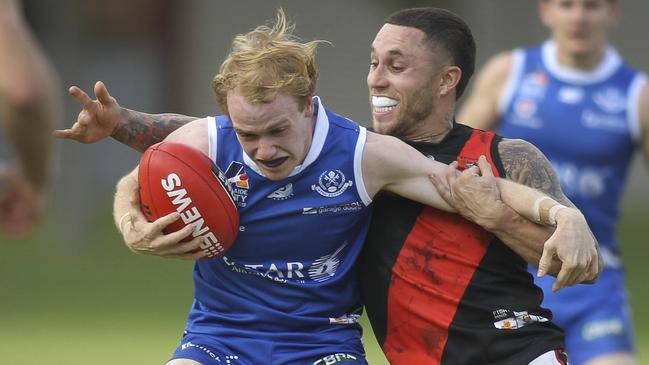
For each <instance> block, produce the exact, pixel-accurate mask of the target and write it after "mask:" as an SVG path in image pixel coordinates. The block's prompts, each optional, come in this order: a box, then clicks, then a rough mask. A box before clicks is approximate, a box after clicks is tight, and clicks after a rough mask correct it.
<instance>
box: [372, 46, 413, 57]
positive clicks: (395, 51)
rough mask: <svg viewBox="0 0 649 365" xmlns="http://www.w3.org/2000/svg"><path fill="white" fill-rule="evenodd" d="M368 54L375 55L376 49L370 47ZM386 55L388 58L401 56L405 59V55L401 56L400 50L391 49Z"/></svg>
mask: <svg viewBox="0 0 649 365" xmlns="http://www.w3.org/2000/svg"><path fill="white" fill-rule="evenodd" d="M370 53H376V49H374V47H372V49H371V51H370ZM388 54H389V55H390V56H402V57H405V54H403V52H402V51H401V50H399V49H391V50H389V51H388Z"/></svg>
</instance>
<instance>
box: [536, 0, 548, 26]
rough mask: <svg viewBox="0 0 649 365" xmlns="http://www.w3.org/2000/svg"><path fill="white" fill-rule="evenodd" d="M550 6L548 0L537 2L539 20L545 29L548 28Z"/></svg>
mask: <svg viewBox="0 0 649 365" xmlns="http://www.w3.org/2000/svg"><path fill="white" fill-rule="evenodd" d="M550 5H551V4H549V1H548V0H539V18H540V19H541V23H543V25H545V26H546V27H549V26H550V16H549V14H548V13H549V12H550V9H549V8H550Z"/></svg>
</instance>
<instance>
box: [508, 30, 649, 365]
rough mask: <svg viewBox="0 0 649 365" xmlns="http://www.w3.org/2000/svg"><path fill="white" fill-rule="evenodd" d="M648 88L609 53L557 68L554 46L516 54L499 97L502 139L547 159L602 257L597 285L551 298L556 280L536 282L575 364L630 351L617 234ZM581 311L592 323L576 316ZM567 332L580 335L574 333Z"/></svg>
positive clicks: (576, 288) (516, 52) (574, 289)
mask: <svg viewBox="0 0 649 365" xmlns="http://www.w3.org/2000/svg"><path fill="white" fill-rule="evenodd" d="M645 82H646V77H645V75H643V74H641V73H639V72H637V71H636V70H634V69H632V68H631V67H629V66H627V65H626V64H624V63H623V61H622V59H621V58H620V56H619V55H618V53H617V52H616V51H615V50H614V49H612V48H610V47H609V48H607V49H606V51H605V56H604V58H603V60H602V61H601V63H600V64H599V65H598V66H597V67H596V68H595V69H593V70H592V71H590V72H584V71H580V70H576V69H569V68H565V67H562V66H560V65H559V64H558V62H557V56H556V45H555V44H554V43H553V42H546V43H544V44H543V45H542V46H540V47H535V48H529V49H524V50H523V49H518V50H516V51H514V61H513V65H512V71H511V73H510V76H509V81H508V84H507V86H506V87H505V90H504V94H503V95H502V96H501V99H500V105H499V108H500V115H501V116H502V119H501V122H500V130H499V133H500V134H501V135H502V136H504V137H507V138H521V139H524V140H526V141H528V142H531V143H532V144H534V145H535V146H536V147H538V148H539V149H540V150H541V151H542V152H543V153H544V154H545V156H547V158H548V159H549V160H550V162H551V163H552V165H553V167H554V169H555V171H556V172H557V175H558V177H559V179H560V181H561V188H562V190H563V192H564V193H565V194H566V195H567V196H568V198H569V199H570V200H571V201H572V202H573V203H574V204H575V205H576V206H577V207H578V208H579V209H580V210H581V211H582V213H583V214H584V216H585V217H586V219H587V221H588V223H589V226H590V228H591V230H592V231H593V233H594V234H595V237H596V238H597V240H598V241H599V245H600V248H601V251H602V255H603V258H604V264H605V271H604V274H603V275H602V277H601V278H600V279H599V282H598V284H596V285H594V286H587V285H579V286H577V287H573V288H565V289H562V290H561V291H559V292H558V293H556V294H553V293H551V290H550V286H551V282H552V281H553V280H551V279H545V280H541V281H539V282H538V283H539V284H540V285H541V286H542V287H543V288H544V291H545V293H546V300H545V301H544V304H545V305H547V306H549V307H550V308H551V309H552V311H553V312H554V313H555V322H556V323H557V324H559V325H561V326H562V327H564V328H565V329H566V330H567V335H568V337H567V347H568V350H569V354H570V357H571V363H572V364H580V363H581V361H582V360H581V359H580V354H579V353H577V351H576V350H575V348H587V347H589V346H590V347H592V350H593V351H594V352H601V353H604V352H607V351H609V350H615V349H630V348H632V346H633V345H632V340H631V331H632V330H631V326H630V323H629V315H628V305H627V303H626V293H625V291H624V278H623V268H622V265H621V263H620V259H619V245H618V242H617V238H616V228H617V222H618V216H619V205H620V200H621V195H622V192H623V188H624V185H625V182H626V178H627V175H628V170H629V165H630V162H631V160H632V157H633V153H634V151H635V149H636V148H637V146H638V142H639V137H640V127H639V121H638V98H639V93H640V91H641V89H642V87H643V85H644V84H645ZM532 272H534V271H532ZM585 291H587V292H585ZM598 302H599V303H598ZM607 303H608V304H607ZM593 307H596V308H600V309H602V313H598V312H597V310H595V309H593ZM616 307H617V308H618V309H611V311H610V312H607V310H606V309H605V308H616ZM580 311H583V312H589V313H590V314H589V316H590V317H589V318H584V317H581V315H579V316H578V315H577V313H578V312H580ZM616 311H618V312H620V313H616ZM571 327H573V328H578V330H577V331H572V332H571V331H570V329H571ZM575 332H577V333H575ZM607 338H608V339H609V340H606V339H607ZM616 338H617V339H616ZM600 339H601V340H602V341H599V340H600ZM571 341H573V343H574V344H575V345H573V347H571ZM616 343H617V344H616ZM577 344H578V345H577ZM609 347H610V349H609ZM584 356H587V355H584Z"/></svg>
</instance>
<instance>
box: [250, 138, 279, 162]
mask: <svg viewBox="0 0 649 365" xmlns="http://www.w3.org/2000/svg"><path fill="white" fill-rule="evenodd" d="M276 152H277V148H276V147H275V144H274V143H272V141H270V140H269V139H267V138H261V139H260V140H259V143H258V144H257V152H256V153H255V158H257V159H259V160H272V159H273V157H275V154H276Z"/></svg>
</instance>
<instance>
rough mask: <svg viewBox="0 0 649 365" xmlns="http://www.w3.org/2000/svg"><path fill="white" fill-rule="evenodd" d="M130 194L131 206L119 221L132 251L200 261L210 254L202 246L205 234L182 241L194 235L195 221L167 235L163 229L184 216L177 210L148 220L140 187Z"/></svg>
mask: <svg viewBox="0 0 649 365" xmlns="http://www.w3.org/2000/svg"><path fill="white" fill-rule="evenodd" d="M130 194H132V195H131V200H130V203H131V207H130V209H129V212H128V213H126V214H127V215H126V216H125V217H123V219H121V220H120V222H119V223H118V224H119V225H120V227H119V230H120V231H121V232H122V237H123V239H124V242H125V243H126V246H127V247H128V248H129V249H130V250H131V251H133V252H135V253H137V254H140V255H153V256H160V257H164V258H176V259H184V260H198V259H201V258H204V257H207V255H206V253H205V252H203V250H201V248H200V245H201V242H202V240H203V238H202V237H200V236H199V237H196V238H194V239H192V240H190V241H186V242H181V241H182V240H183V239H185V238H186V237H189V236H190V235H191V233H192V231H193V230H194V225H193V224H191V223H190V224H188V225H186V226H185V227H183V228H182V229H180V230H178V231H176V232H173V233H169V234H165V233H164V232H163V230H164V229H165V228H166V227H167V226H168V225H170V224H172V223H173V222H175V221H177V220H178V219H179V218H180V215H179V214H178V213H176V212H174V213H170V214H167V215H166V216H163V217H160V218H158V219H157V220H155V221H154V222H148V221H147V220H146V217H145V216H144V214H142V211H141V210H140V200H139V195H138V189H137V186H136V187H135V189H133V191H132V192H131V193H130Z"/></svg>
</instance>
